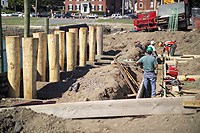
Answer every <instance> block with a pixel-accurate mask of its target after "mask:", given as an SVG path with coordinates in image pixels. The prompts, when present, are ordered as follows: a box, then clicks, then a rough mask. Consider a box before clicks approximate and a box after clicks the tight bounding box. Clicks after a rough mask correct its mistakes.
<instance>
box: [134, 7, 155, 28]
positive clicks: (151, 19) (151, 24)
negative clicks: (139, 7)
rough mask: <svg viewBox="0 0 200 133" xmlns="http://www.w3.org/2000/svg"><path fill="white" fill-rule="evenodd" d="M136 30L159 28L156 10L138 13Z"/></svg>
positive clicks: (135, 22)
mask: <svg viewBox="0 0 200 133" xmlns="http://www.w3.org/2000/svg"><path fill="white" fill-rule="evenodd" d="M133 23H134V30H135V31H152V30H157V29H158V27H157V25H156V11H151V12H146V13H138V14H137V19H134V21H133Z"/></svg>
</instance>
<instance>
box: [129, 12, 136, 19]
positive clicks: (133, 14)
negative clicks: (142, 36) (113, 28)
mask: <svg viewBox="0 0 200 133" xmlns="http://www.w3.org/2000/svg"><path fill="white" fill-rule="evenodd" d="M126 15H127V16H128V18H129V19H135V18H137V14H136V13H131V14H126Z"/></svg>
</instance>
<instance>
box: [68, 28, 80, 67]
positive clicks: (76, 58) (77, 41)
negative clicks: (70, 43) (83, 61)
mask: <svg viewBox="0 0 200 133" xmlns="http://www.w3.org/2000/svg"><path fill="white" fill-rule="evenodd" d="M69 32H72V33H75V44H74V45H75V66H77V64H78V61H77V60H78V44H79V40H78V28H70V29H69Z"/></svg>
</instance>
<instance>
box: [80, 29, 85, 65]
mask: <svg viewBox="0 0 200 133" xmlns="http://www.w3.org/2000/svg"><path fill="white" fill-rule="evenodd" d="M79 42H80V44H79V66H82V67H83V66H85V65H86V58H87V28H80V30H79Z"/></svg>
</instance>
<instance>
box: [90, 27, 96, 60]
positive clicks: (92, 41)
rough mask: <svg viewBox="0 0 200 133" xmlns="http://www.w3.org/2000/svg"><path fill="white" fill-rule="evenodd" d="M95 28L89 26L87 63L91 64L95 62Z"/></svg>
mask: <svg viewBox="0 0 200 133" xmlns="http://www.w3.org/2000/svg"><path fill="white" fill-rule="evenodd" d="M95 44H96V43H95V27H94V26H89V61H90V62H91V63H93V62H94V61H95V49H96V46H95Z"/></svg>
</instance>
